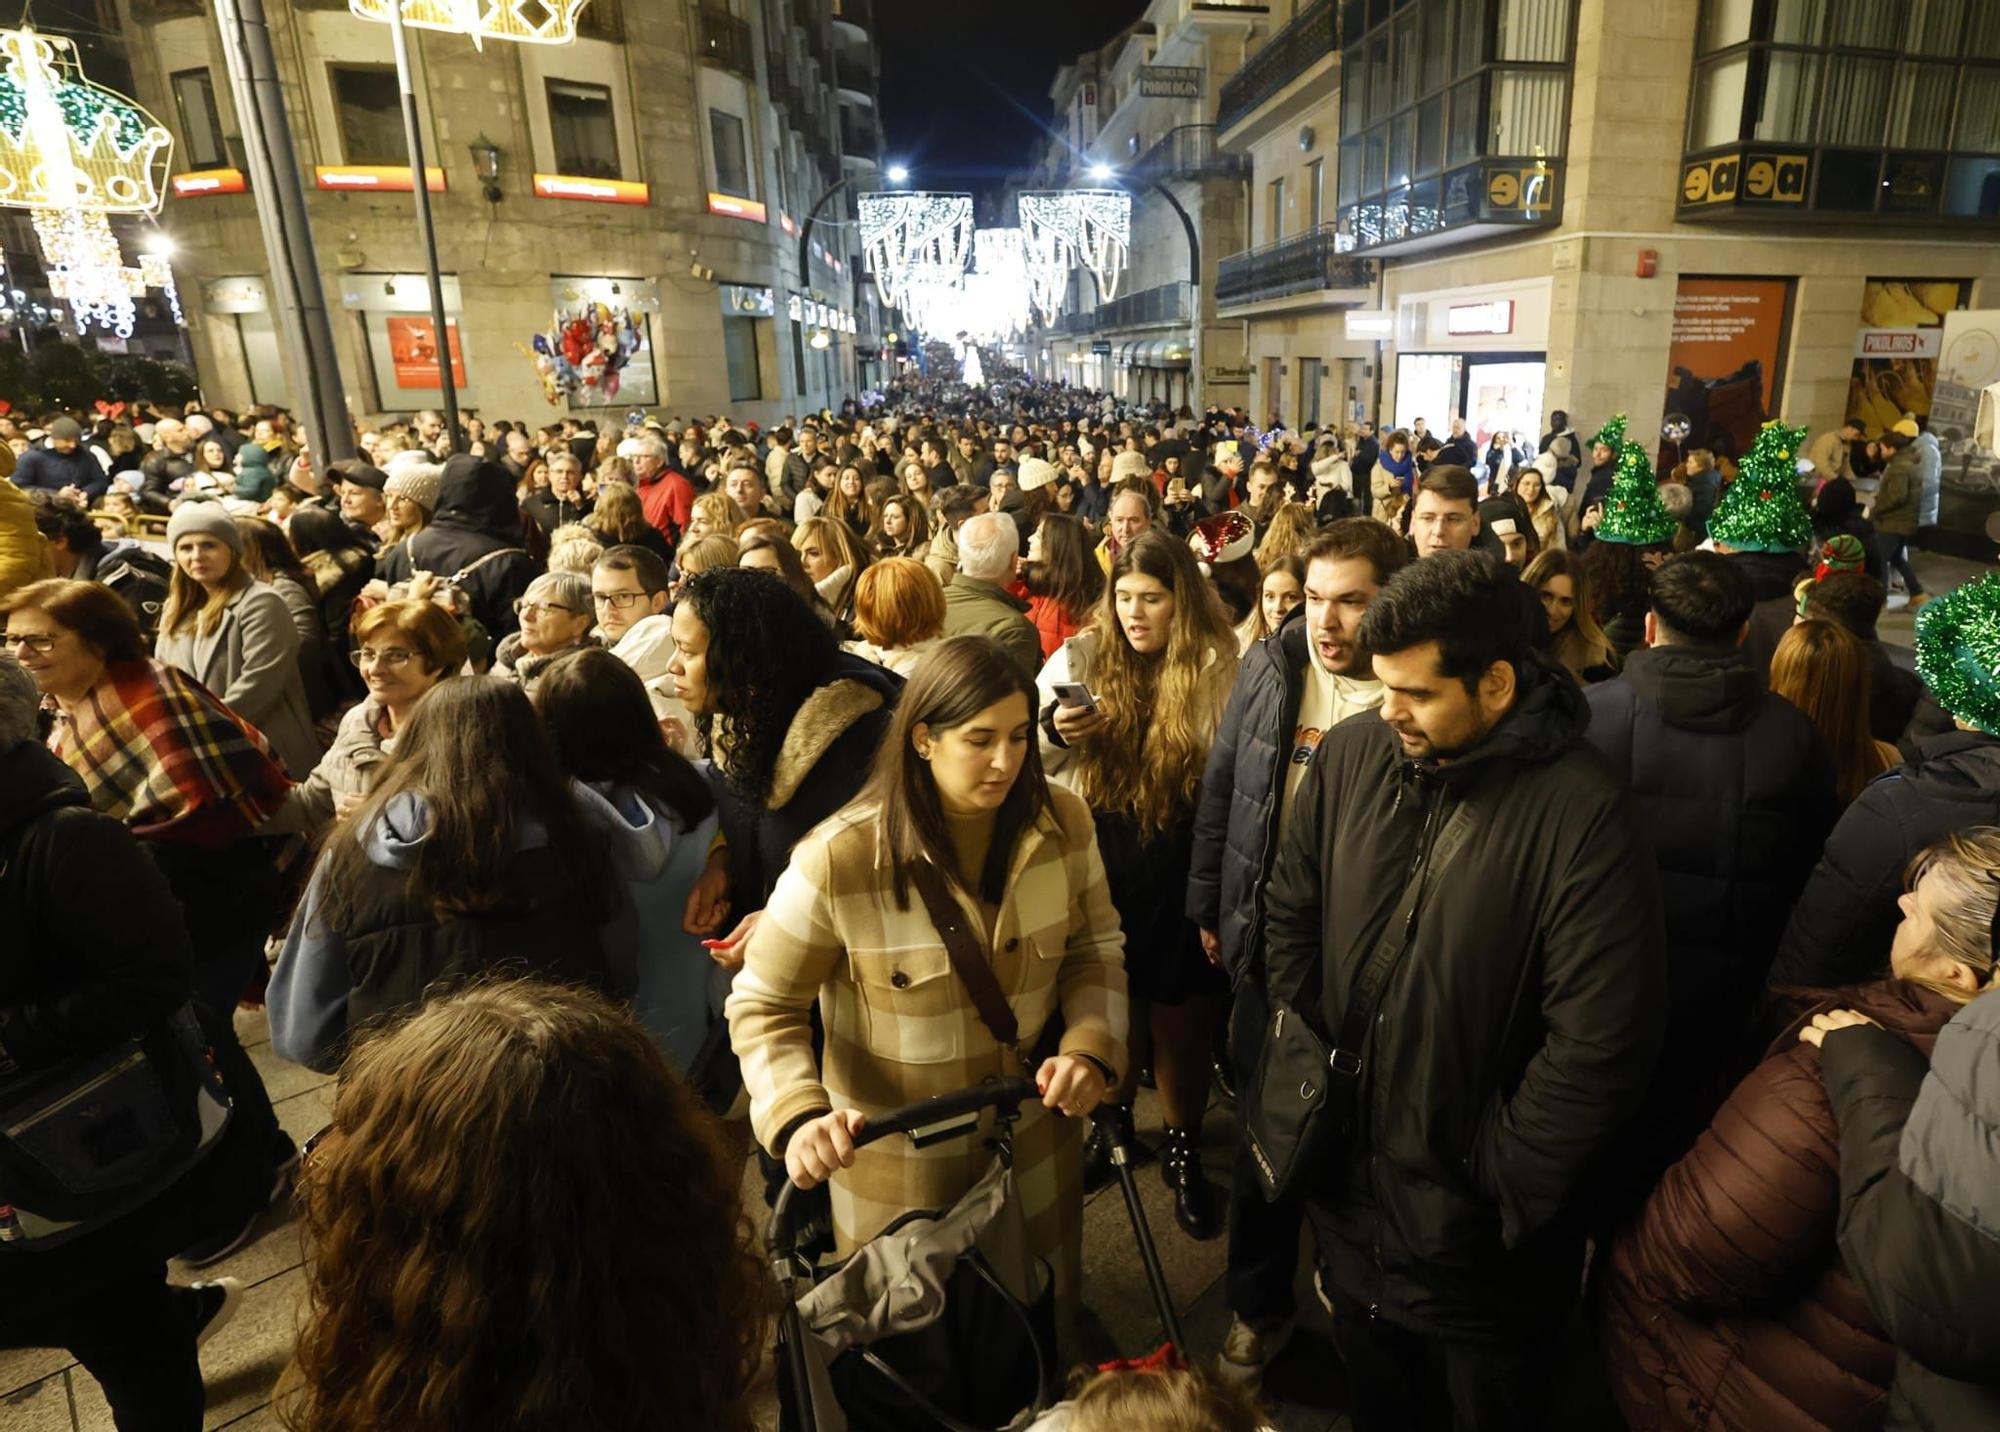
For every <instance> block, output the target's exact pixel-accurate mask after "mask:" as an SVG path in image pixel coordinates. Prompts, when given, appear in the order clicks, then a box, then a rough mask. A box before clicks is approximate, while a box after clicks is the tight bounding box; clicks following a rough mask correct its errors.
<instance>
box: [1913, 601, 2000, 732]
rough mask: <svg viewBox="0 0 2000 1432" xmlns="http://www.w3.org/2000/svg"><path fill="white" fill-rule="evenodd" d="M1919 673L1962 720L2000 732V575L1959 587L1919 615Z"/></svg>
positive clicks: (1941, 700)
mask: <svg viewBox="0 0 2000 1432" xmlns="http://www.w3.org/2000/svg"><path fill="white" fill-rule="evenodd" d="M1917 675H1919V676H1921V677H1922V678H1923V679H1924V685H1925V686H1927V687H1929V688H1930V691H1931V694H1932V695H1933V696H1935V697H1936V698H1937V701H1938V704H1939V705H1940V706H1942V707H1944V709H1945V710H1947V711H1949V712H1950V713H1951V714H1952V715H1954V716H1956V717H1957V718H1958V719H1959V720H1961V721H1964V722H1966V723H1968V724H1969V725H1973V726H1977V727H1978V728H1979V729H1980V730H1982V731H1984V732H1985V733H1986V734H1987V735H1989V736H1991V735H1995V734H2000V573H1995V572H1988V573H1987V574H1986V575H1985V576H1983V577H1980V578H1978V579H1976V580H1974V581H1970V582H1967V583H1966V584H1965V585H1964V586H1961V587H1957V588H1954V589H1953V590H1951V591H1949V592H1946V593H1945V594H1944V595H1943V596H1941V597H1938V598H1936V599H1935V600H1934V601H1932V602H1930V603H1929V604H1928V605H1926V606H1925V607H1924V609H1923V610H1922V611H1920V612H1918V613H1917Z"/></svg>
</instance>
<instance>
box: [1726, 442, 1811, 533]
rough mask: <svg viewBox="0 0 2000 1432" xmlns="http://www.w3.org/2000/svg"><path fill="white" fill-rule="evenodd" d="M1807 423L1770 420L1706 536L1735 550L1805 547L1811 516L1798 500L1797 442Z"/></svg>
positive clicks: (1745, 461)
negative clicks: (1791, 424)
mask: <svg viewBox="0 0 2000 1432" xmlns="http://www.w3.org/2000/svg"><path fill="white" fill-rule="evenodd" d="M1805 440H1806V430H1805V429H1804V428H1794V427H1787V426H1786V425H1785V424H1784V423H1779V422H1769V423H1766V424H1764V426H1763V427H1762V428H1761V429H1759V430H1758V433H1757V441H1756V443H1755V444H1753V445H1752V446H1751V449H1750V452H1749V454H1748V455H1747V456H1746V457H1745V458H1744V459H1743V462H1742V466H1741V467H1740V469H1739V470H1738V472H1737V476H1736V481H1734V482H1732V483H1730V484H1729V490H1728V491H1727V492H1725V493H1724V494H1723V495H1722V501H1721V503H1719V504H1718V505H1717V507H1716V509H1715V514H1714V515H1713V516H1712V517H1710V518H1709V519H1708V535H1709V536H1711V537H1713V538H1714V539H1715V540H1716V541H1717V542H1719V543H1721V544H1722V545H1723V546H1725V547H1728V548H1730V549H1731V550H1732V551H1736V552H1802V551H1804V550H1805V548H1806V546H1807V544H1808V543H1810V542H1811V541H1812V518H1811V517H1809V516H1807V515H1806V509H1805V504H1804V503H1802V502H1800V501H1799V461H1798V454H1799V445H1800V444H1801V443H1803V442H1804V441H1805Z"/></svg>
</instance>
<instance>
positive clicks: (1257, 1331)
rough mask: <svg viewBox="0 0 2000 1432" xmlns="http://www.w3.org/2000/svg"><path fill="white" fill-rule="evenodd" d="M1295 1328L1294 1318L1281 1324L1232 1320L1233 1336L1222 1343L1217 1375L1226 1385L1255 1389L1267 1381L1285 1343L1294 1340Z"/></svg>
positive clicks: (1230, 1334)
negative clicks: (1265, 1375) (1269, 1372)
mask: <svg viewBox="0 0 2000 1432" xmlns="http://www.w3.org/2000/svg"><path fill="white" fill-rule="evenodd" d="M1295 1326H1296V1324H1295V1322H1294V1320H1293V1319H1291V1318H1286V1319H1284V1320H1283V1321H1281V1322H1271V1323H1247V1322H1245V1321H1244V1320H1243V1319H1241V1318H1236V1317H1232V1318H1231V1319H1230V1320H1229V1333H1228V1335H1227V1336H1226V1337H1224V1338H1223V1340H1222V1356H1221V1357H1219V1358H1217V1359H1216V1364H1215V1370H1216V1372H1217V1373H1218V1374H1219V1375H1220V1376H1221V1377H1222V1379H1223V1380H1224V1381H1225V1382H1233V1383H1235V1384H1236V1385H1237V1386H1239V1387H1245V1388H1250V1389H1255V1388H1256V1387H1257V1386H1258V1385H1259V1384H1261V1383H1262V1382H1263V1380H1264V1370H1265V1369H1266V1368H1268V1367H1269V1366H1270V1365H1271V1364H1272V1363H1273V1362H1275V1361H1277V1358H1278V1354H1279V1353H1281V1352H1283V1351H1284V1350H1285V1344H1286V1343H1288V1342H1290V1341H1291V1340H1292V1330H1293V1328H1294V1327H1295Z"/></svg>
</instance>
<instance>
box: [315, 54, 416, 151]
mask: <svg viewBox="0 0 2000 1432" xmlns="http://www.w3.org/2000/svg"><path fill="white" fill-rule="evenodd" d="M327 77H328V78H329V80H331V82H332V84H333V105H334V108H335V110H337V111H338V112H339V114H340V153H341V158H342V159H343V160H344V161H345V162H347V163H349V164H401V165H407V164H408V163H409V162H410V149H409V143H408V141H407V139H406V138H405V137H404V134H403V97H402V92H401V91H400V90H398V89H397V88H396V71H395V68H394V67H393V66H391V65H328V66H327Z"/></svg>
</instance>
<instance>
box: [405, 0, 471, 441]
mask: <svg viewBox="0 0 2000 1432" xmlns="http://www.w3.org/2000/svg"><path fill="white" fill-rule="evenodd" d="M389 35H390V41H391V44H392V46H393V48H394V50H395V53H396V83H397V84H398V85H399V86H400V87H401V89H402V91H403V133H404V137H405V138H406V139H407V140H408V141H409V145H410V180H411V182H410V192H411V193H412V194H414V195H415V196H416V201H417V233H418V234H419V235H420V236H421V237H422V238H423V241H424V271H425V275H426V276H427V277H428V278H429V280H430V285H431V326H432V328H434V329H435V330H436V335H435V336H436V339H437V353H438V390H439V399H440V401H441V402H442V404H443V406H444V437H445V442H446V444H447V445H448V446H449V448H450V450H451V451H452V452H457V451H458V450H459V447H458V444H459V435H458V384H457V383H455V382H454V381H453V380H452V372H451V329H450V328H449V327H448V326H446V319H445V316H444V279H443V277H442V276H441V275H440V274H439V272H438V245H437V228H436V226H435V225H434V224H432V222H431V186H430V175H429V173H428V171H427V170H426V169H425V168H424V133H423V128H422V126H421V125H419V124H418V122H417V91H416V82H415V80H414V79H413V78H412V77H411V74H410V40H409V32H408V30H407V29H406V28H405V27H404V24H403V6H402V3H401V0H397V3H395V4H392V5H390V6H389Z"/></svg>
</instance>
